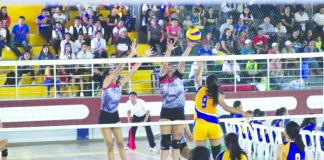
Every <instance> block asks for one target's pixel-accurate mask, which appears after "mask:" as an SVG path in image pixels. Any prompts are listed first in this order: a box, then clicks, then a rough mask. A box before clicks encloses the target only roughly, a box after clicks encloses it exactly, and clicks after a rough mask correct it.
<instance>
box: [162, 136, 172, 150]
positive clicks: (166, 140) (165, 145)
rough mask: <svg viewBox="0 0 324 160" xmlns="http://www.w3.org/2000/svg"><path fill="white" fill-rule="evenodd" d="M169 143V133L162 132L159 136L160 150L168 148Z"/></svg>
mask: <svg viewBox="0 0 324 160" xmlns="http://www.w3.org/2000/svg"><path fill="white" fill-rule="evenodd" d="M170 145H171V134H164V135H162V137H161V150H169V149H170Z"/></svg>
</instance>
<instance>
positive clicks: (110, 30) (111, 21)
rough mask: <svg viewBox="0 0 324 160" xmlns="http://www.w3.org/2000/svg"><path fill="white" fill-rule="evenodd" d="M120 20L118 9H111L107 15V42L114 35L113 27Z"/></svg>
mask: <svg viewBox="0 0 324 160" xmlns="http://www.w3.org/2000/svg"><path fill="white" fill-rule="evenodd" d="M119 21H120V17H119V15H118V14H117V10H116V8H113V9H112V10H111V14H110V15H109V16H108V17H107V25H108V30H107V37H106V40H107V42H108V41H109V39H110V37H112V33H113V29H114V27H115V26H117V23H118V22H119Z"/></svg>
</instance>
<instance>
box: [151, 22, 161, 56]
mask: <svg viewBox="0 0 324 160" xmlns="http://www.w3.org/2000/svg"><path fill="white" fill-rule="evenodd" d="M147 41H148V44H149V45H150V46H151V47H153V49H154V52H157V54H159V55H162V51H163V50H162V46H163V44H162V42H163V41H164V32H163V30H162V28H161V26H160V25H159V24H157V23H156V19H152V20H151V25H150V26H148V28H147Z"/></svg>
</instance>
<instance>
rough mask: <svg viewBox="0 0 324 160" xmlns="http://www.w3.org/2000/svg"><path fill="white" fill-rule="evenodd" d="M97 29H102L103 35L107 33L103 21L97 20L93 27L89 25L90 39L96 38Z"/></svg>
mask: <svg viewBox="0 0 324 160" xmlns="http://www.w3.org/2000/svg"><path fill="white" fill-rule="evenodd" d="M97 31H101V33H102V35H105V29H104V28H103V27H102V26H101V23H100V21H99V20H96V22H95V24H94V25H93V26H92V27H89V31H88V34H89V36H90V39H93V38H95V36H96V35H95V33H96V32H97Z"/></svg>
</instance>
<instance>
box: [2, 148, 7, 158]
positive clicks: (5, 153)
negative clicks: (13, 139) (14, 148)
mask: <svg viewBox="0 0 324 160" xmlns="http://www.w3.org/2000/svg"><path fill="white" fill-rule="evenodd" d="M1 156H2V157H7V156H8V149H5V150H3V151H1Z"/></svg>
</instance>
